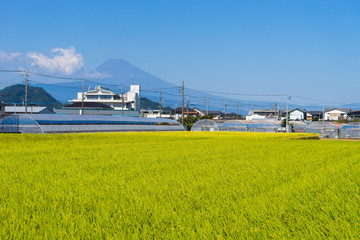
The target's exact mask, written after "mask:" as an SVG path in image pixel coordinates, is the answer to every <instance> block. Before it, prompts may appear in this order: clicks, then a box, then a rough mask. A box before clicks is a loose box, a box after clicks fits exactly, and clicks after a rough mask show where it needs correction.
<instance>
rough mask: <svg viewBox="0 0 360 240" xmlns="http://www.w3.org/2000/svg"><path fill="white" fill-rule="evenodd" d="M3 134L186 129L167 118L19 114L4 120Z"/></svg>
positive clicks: (0, 123) (2, 121)
mask: <svg viewBox="0 0 360 240" xmlns="http://www.w3.org/2000/svg"><path fill="white" fill-rule="evenodd" d="M0 131H1V132H6V133H71V132H130V131H131V132H137V131H184V127H183V126H182V125H181V124H180V123H178V122H177V121H174V120H170V119H164V118H155V119H153V118H142V117H126V116H101V115H57V114H36V115H35V114H19V115H11V116H7V117H5V118H4V119H2V120H1V122H0Z"/></svg>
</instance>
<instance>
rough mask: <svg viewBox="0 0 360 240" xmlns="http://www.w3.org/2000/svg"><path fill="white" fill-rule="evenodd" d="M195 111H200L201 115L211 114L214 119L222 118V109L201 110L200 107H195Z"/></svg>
mask: <svg viewBox="0 0 360 240" xmlns="http://www.w3.org/2000/svg"><path fill="white" fill-rule="evenodd" d="M193 110H194V111H196V112H198V115H199V116H200V117H202V116H205V115H209V116H212V118H213V119H220V118H221V111H213V110H207V111H206V110H200V109H199V108H193Z"/></svg>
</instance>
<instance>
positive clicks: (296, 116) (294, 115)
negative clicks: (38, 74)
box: [289, 108, 306, 121]
mask: <svg viewBox="0 0 360 240" xmlns="http://www.w3.org/2000/svg"><path fill="white" fill-rule="evenodd" d="M289 119H290V120H293V121H295V120H299V121H303V120H306V111H305V110H302V109H298V108H297V109H293V110H291V111H289Z"/></svg>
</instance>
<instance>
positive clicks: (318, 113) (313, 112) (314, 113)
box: [308, 111, 323, 115]
mask: <svg viewBox="0 0 360 240" xmlns="http://www.w3.org/2000/svg"><path fill="white" fill-rule="evenodd" d="M308 113H310V114H311V115H322V114H323V111H308Z"/></svg>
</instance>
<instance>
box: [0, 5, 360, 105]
mask: <svg viewBox="0 0 360 240" xmlns="http://www.w3.org/2000/svg"><path fill="white" fill-rule="evenodd" d="M359 26H360V2H359V1H346V0H344V1H329V0H322V1H321V0H319V1H316V0H312V1H304V0H301V1H300V0H298V1H256V0H255V1H245V0H244V1H230V0H223V1H220V0H218V1H213V0H206V1H205V0H204V1H202V0H192V1H186V0H142V1H136V0H132V1H86V2H85V1H73V0H72V1H65V0H63V1H10V0H9V1H7V0H5V1H1V3H0V30H1V34H0V51H1V52H0V58H1V56H3V57H4V58H3V60H1V59H0V66H2V67H5V66H7V67H8V66H9V65H6V62H5V60H6V59H9V56H10V54H11V53H24V54H25V53H30V52H32V53H36V54H42V55H44V56H51V54H54V53H51V50H52V49H54V48H62V49H68V48H69V47H74V49H75V50H74V51H75V52H76V53H77V54H80V55H81V57H82V59H81V60H82V61H83V64H79V65H77V66H78V68H75V70H76V69H80V68H82V69H86V70H87V71H90V70H92V69H94V68H95V67H96V66H98V65H100V64H101V63H103V62H104V61H106V60H107V59H109V58H122V59H125V60H127V61H129V62H131V63H133V64H134V65H136V66H138V67H140V68H142V69H144V70H146V71H148V72H150V73H152V74H153V75H155V76H158V77H160V78H162V79H164V80H166V81H168V82H171V83H174V84H178V85H180V84H181V81H182V80H184V81H185V82H186V85H187V86H189V87H192V88H200V89H207V90H216V91H223V92H241V93H264V94H271V93H287V94H294V95H301V96H306V97H313V98H318V99H325V100H329V101H334V102H339V103H343V102H344V103H351V102H360V97H359V94H358V89H359V87H360V83H359V80H360V71H359V69H360V27H359ZM1 53H2V55H1ZM5 54H6V55H5ZM14 56H15V55H14ZM36 56H39V55H36ZM6 57H7V58H6ZM5 58H6V59H5ZM64 69H65V68H64Z"/></svg>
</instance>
